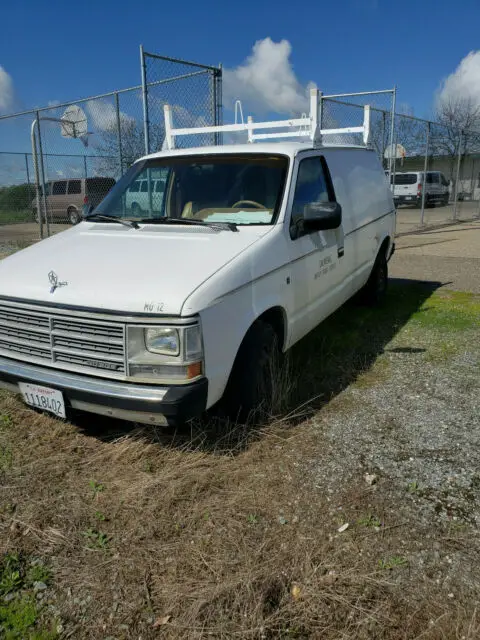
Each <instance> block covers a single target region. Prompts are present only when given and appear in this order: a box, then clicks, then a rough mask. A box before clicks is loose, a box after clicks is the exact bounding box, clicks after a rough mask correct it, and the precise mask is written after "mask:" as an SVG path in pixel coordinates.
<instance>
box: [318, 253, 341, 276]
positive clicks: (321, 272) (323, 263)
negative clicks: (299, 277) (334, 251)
mask: <svg viewBox="0 0 480 640" xmlns="http://www.w3.org/2000/svg"><path fill="white" fill-rule="evenodd" d="M336 268H337V263H336V262H334V261H333V258H332V256H325V258H322V259H321V260H319V262H318V271H316V272H315V274H314V276H313V279H314V280H318V278H321V277H322V276H326V275H327V273H329V272H330V271H333V270H334V269H336Z"/></svg>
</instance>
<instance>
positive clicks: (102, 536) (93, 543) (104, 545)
mask: <svg viewBox="0 0 480 640" xmlns="http://www.w3.org/2000/svg"><path fill="white" fill-rule="evenodd" d="M82 535H83V537H84V538H86V539H87V547H88V548H89V549H101V550H103V551H106V549H108V543H109V537H108V536H107V534H106V533H102V532H101V531H97V530H96V529H92V528H90V529H87V530H86V531H83V533H82Z"/></svg>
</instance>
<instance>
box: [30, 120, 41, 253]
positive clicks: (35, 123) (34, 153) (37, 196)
mask: <svg viewBox="0 0 480 640" xmlns="http://www.w3.org/2000/svg"><path fill="white" fill-rule="evenodd" d="M36 127H38V120H37V119H35V120H34V121H33V122H32V128H31V134H30V135H31V139H32V157H33V172H34V174H35V199H36V203H37V215H38V226H39V232H40V240H43V214H42V203H41V201H40V175H39V171H38V157H37V138H36V135H35V128H36Z"/></svg>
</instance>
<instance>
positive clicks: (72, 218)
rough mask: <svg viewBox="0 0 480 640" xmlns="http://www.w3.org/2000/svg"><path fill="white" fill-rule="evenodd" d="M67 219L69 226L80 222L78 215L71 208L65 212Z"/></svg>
mask: <svg viewBox="0 0 480 640" xmlns="http://www.w3.org/2000/svg"><path fill="white" fill-rule="evenodd" d="M67 217H68V221H69V222H70V224H78V223H79V222H80V214H79V213H78V211H77V210H76V209H74V208H73V207H72V208H70V209H69V210H68V211H67Z"/></svg>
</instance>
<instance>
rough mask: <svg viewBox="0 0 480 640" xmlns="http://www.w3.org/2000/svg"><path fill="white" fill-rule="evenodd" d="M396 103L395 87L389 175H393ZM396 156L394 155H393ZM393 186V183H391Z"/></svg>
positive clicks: (394, 91)
mask: <svg viewBox="0 0 480 640" xmlns="http://www.w3.org/2000/svg"><path fill="white" fill-rule="evenodd" d="M396 102H397V87H396V86H395V87H393V96H392V116H391V117H392V121H391V123H390V158H389V164H388V170H389V174H390V175H392V174H394V171H392V166H394V159H395V158H394V155H393V144H394V138H395V108H396ZM395 155H396V154H395ZM393 184H394V185H395V182H394V183H393Z"/></svg>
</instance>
